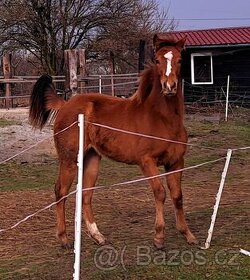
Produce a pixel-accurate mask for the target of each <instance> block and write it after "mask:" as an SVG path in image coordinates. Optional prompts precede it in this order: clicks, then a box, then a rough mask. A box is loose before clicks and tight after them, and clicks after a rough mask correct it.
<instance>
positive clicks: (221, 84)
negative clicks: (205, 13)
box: [160, 27, 250, 107]
mask: <svg viewBox="0 0 250 280" xmlns="http://www.w3.org/2000/svg"><path fill="white" fill-rule="evenodd" d="M160 35H162V36H164V37H165V36H170V37H172V38H174V39H180V38H183V37H185V36H186V37H187V40H186V51H185V52H184V54H183V73H182V77H183V80H184V94H185V99H186V102H197V101H200V102H201V103H204V104H205V103H206V104H207V103H218V102H221V101H223V100H224V99H225V94H226V91H227V85H228V86H229V99H230V101H231V103H234V104H237V105H243V106H247V107H249V106H250V27H233V28H217V29H207V30H187V31H175V32H168V33H162V34H160Z"/></svg>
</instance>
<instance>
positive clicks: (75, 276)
mask: <svg viewBox="0 0 250 280" xmlns="http://www.w3.org/2000/svg"><path fill="white" fill-rule="evenodd" d="M78 121H79V123H78V126H79V152H78V158H77V161H78V182H77V192H76V210H75V244H74V253H75V263H74V274H73V279H74V280H79V279H80V264H81V262H80V260H81V224H82V182H83V152H84V115H83V114H79V116H78Z"/></svg>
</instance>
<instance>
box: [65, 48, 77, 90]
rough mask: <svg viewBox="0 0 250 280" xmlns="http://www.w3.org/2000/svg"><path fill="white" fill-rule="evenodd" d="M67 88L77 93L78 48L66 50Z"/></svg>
mask: <svg viewBox="0 0 250 280" xmlns="http://www.w3.org/2000/svg"><path fill="white" fill-rule="evenodd" d="M64 60H65V76H66V77H65V90H66V92H67V91H68V90H71V92H72V95H76V94H77V50H76V49H74V50H65V52H64Z"/></svg>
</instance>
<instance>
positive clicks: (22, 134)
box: [0, 108, 55, 162]
mask: <svg viewBox="0 0 250 280" xmlns="http://www.w3.org/2000/svg"><path fill="white" fill-rule="evenodd" d="M1 118H2V119H6V120H9V121H14V122H16V124H14V125H11V126H5V127H0V151H1V153H0V162H1V161H3V160H6V159H8V158H9V157H12V156H15V155H17V154H18V153H19V152H21V151H23V150H25V149H27V148H29V147H31V146H32V145H36V144H37V143H38V142H40V141H43V140H45V141H43V142H42V143H40V144H39V145H37V146H36V148H35V149H34V148H33V149H31V152H25V153H23V154H22V155H21V156H17V157H16V158H15V160H17V161H20V162H26V161H28V162H31V161H32V162H35V161H38V160H39V161H40V160H41V156H43V155H44V154H49V155H50V154H51V155H52V154H55V149H54V146H53V132H52V126H46V127H45V128H44V129H43V130H42V131H40V130H37V129H36V130H35V129H33V128H32V127H31V125H30V124H29V121H28V108H15V109H9V110H7V109H0V119H1ZM46 139H47V140H46Z"/></svg>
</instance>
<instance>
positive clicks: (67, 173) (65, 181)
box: [55, 161, 77, 248]
mask: <svg viewBox="0 0 250 280" xmlns="http://www.w3.org/2000/svg"><path fill="white" fill-rule="evenodd" d="M76 171H77V165H76V163H75V162H69V161H61V163H60V171H59V177H58V180H57V182H56V185H55V195H56V201H58V200H60V199H61V198H62V197H63V196H65V195H67V194H68V193H69V189H70V187H71V185H72V183H73V180H74V178H75V175H76ZM65 202H66V199H63V200H62V201H60V202H58V203H57V205H56V218H57V237H58V239H59V241H60V243H61V245H62V247H65V248H71V247H72V244H70V243H69V241H68V237H67V234H66V225H65Z"/></svg>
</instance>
